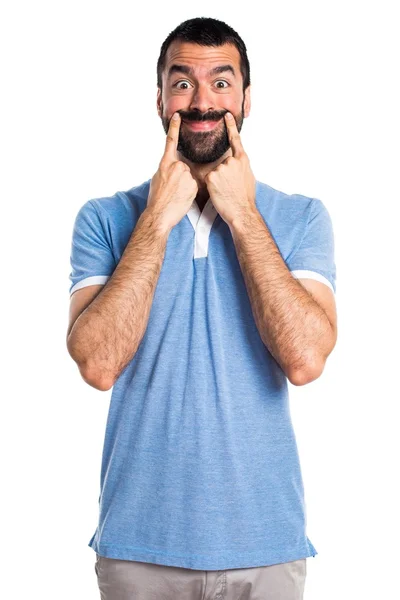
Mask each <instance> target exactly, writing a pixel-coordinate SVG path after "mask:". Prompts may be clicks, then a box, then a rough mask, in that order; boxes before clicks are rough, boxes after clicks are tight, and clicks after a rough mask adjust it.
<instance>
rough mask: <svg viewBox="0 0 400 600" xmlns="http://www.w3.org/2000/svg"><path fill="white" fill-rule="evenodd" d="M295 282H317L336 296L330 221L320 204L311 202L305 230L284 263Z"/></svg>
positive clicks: (326, 211)
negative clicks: (303, 280)
mask: <svg viewBox="0 0 400 600" xmlns="http://www.w3.org/2000/svg"><path fill="white" fill-rule="evenodd" d="M286 264H287V267H288V268H289V270H290V272H291V274H292V275H293V277H295V278H296V279H300V278H308V279H315V280H316V281H321V282H322V283H324V284H325V285H327V286H328V287H330V288H331V290H332V291H333V293H334V294H335V293H336V264H335V242H334V233H333V227H332V220H331V217H330V215H329V212H328V210H327V208H326V207H325V205H324V204H323V202H322V201H321V200H319V199H318V198H313V203H312V207H311V211H310V218H309V220H308V223H307V226H306V230H305V233H304V236H303V239H302V240H301V242H300V245H299V246H298V248H297V249H296V250H295V252H294V253H293V255H292V256H290V257H289V258H288V260H287V263H286Z"/></svg>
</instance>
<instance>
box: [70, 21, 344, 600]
mask: <svg viewBox="0 0 400 600" xmlns="http://www.w3.org/2000/svg"><path fill="white" fill-rule="evenodd" d="M157 70H158V94H157V110H158V114H159V117H160V118H161V121H162V124H163V127H164V130H165V132H166V133H167V137H166V146H165V151H164V154H163V156H162V158H161V161H160V164H159V168H158V170H157V172H156V173H155V175H154V177H153V178H152V179H151V180H149V181H146V182H145V183H143V184H141V185H138V186H136V187H134V188H132V189H131V190H129V191H126V192H117V193H116V194H115V195H114V196H112V197H106V198H97V199H94V200H89V201H88V202H87V203H86V204H85V205H84V206H83V207H82V208H81V209H80V211H79V213H78V215H77V217H76V221H75V225H74V231H73V240H72V251H71V266H72V272H71V276H70V277H71V287H70V292H71V309H70V325H69V330H68V342H67V343H68V350H69V352H70V354H71V356H72V358H73V359H74V360H75V361H76V363H77V365H78V367H79V370H80V373H81V375H82V377H83V378H84V380H85V381H86V382H87V383H88V384H89V385H91V386H94V387H95V388H97V389H99V390H109V389H110V388H111V387H112V386H114V387H113V392H112V396H111V403H110V408H109V415H108V421H107V427H106V434H105V442H104V451H103V457H102V468H101V493H100V498H99V524H98V527H97V529H96V531H95V533H94V535H93V537H92V538H91V540H90V542H89V546H90V547H92V548H93V549H94V550H95V552H96V558H97V562H96V573H97V576H98V583H99V587H100V591H101V594H102V595H101V597H102V598H103V600H104V599H106V600H111V599H114V598H115V599H116V598H118V599H128V598H136V597H137V598H141V599H142V598H143V599H145V598H149V599H150V598H152V599H153V598H160V599H161V598H162V599H163V600H165V599H167V600H172V599H174V600H177V599H181V598H182V599H185V600H186V599H193V600H194V599H198V600H200V599H203V598H207V599H208V598H209V599H216V598H226V599H232V600H233V599H234V598H239V597H242V598H243V597H246V598H263V599H265V600H276V599H277V598H280V599H284V600H295V599H296V600H297V599H299V598H302V597H303V589H304V583H305V576H306V559H307V557H310V556H315V555H316V554H317V551H316V549H315V548H314V546H313V545H312V543H311V542H310V540H309V539H308V537H307V535H306V531H305V524H306V518H305V504H304V497H303V484H302V477H301V471H300V465H299V460H298V453H297V447H296V441H295V436H294V432H293V429H292V424H291V418H290V409H289V400H288V386H287V379H289V381H290V382H291V383H292V384H294V385H304V384H307V383H308V382H310V381H313V380H315V379H316V378H317V377H319V376H320V375H321V373H322V371H323V368H324V365H325V362H326V359H327V357H328V355H329V354H330V353H331V351H332V349H333V348H334V346H335V343H336V337H337V326H336V309H335V300H334V292H335V291H336V269H335V262H334V244H333V231H332V225H331V220H330V217H329V214H328V212H327V209H326V208H325V207H324V205H323V203H322V202H321V201H320V200H318V199H315V198H307V197H305V196H302V195H300V194H295V195H287V194H284V193H283V192H279V191H277V190H275V189H273V188H271V187H270V186H268V185H267V184H264V183H262V182H260V181H257V180H256V179H255V177H254V175H253V173H252V171H251V167H250V162H249V158H248V156H247V154H246V152H245V149H244V148H243V145H242V142H241V139H240V130H241V127H242V123H243V119H244V118H246V117H248V116H249V114H250V67H249V63H248V59H247V54H246V47H245V45H244V43H243V41H242V40H241V38H240V37H239V36H238V34H237V33H236V32H235V31H234V30H233V29H231V28H230V27H229V26H228V25H226V24H225V23H223V22H221V21H217V20H215V19H208V18H207V19H206V18H201V19H200V18H199V19H191V20H189V21H186V22H184V23H182V24H181V25H179V26H178V27H177V28H176V29H175V30H174V31H173V32H172V33H171V34H170V35H169V36H168V38H167V39H166V40H165V42H164V44H163V46H162V48H161V53H160V58H159V61H158V69H157ZM229 114H231V115H233V118H231V119H229ZM173 115H177V119H176V120H175V119H174V118H172V117H173ZM244 594H246V595H245V596H244Z"/></svg>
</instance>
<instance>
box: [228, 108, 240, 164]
mask: <svg viewBox="0 0 400 600" xmlns="http://www.w3.org/2000/svg"><path fill="white" fill-rule="evenodd" d="M228 115H230V117H228ZM225 123H226V127H227V129H228V138H229V143H230V145H231V148H232V155H233V156H235V157H236V158H239V157H240V156H241V155H242V154H244V148H243V146H242V140H241V139H240V135H239V132H238V130H237V127H236V121H235V119H234V118H233V115H232V114H231V113H229V112H227V113H225Z"/></svg>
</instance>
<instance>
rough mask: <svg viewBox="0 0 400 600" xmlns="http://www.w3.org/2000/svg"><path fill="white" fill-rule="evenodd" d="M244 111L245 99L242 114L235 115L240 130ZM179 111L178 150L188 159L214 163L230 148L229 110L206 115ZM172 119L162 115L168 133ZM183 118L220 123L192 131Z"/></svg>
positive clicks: (209, 112) (200, 162)
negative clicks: (202, 129) (227, 117)
mask: <svg viewBox="0 0 400 600" xmlns="http://www.w3.org/2000/svg"><path fill="white" fill-rule="evenodd" d="M163 110H164V109H163ZM243 111H244V99H243V102H242V108H241V113H240V115H239V116H238V117H236V116H235V115H233V117H234V119H235V121H236V126H237V129H238V131H239V132H240V130H241V129H242V125H243V119H244V112H243ZM177 112H178V113H179V114H180V116H181V125H180V129H179V138H178V147H177V150H178V152H180V154H181V155H182V156H184V157H185V158H186V159H187V160H189V161H190V162H192V163H196V164H207V163H213V162H215V161H217V160H219V159H220V158H221V157H222V156H223V155H224V154H225V153H226V152H227V150H229V148H230V143H229V138H228V131H227V127H226V124H225V119H224V115H225V114H226V113H227V112H228V111H226V110H224V111H221V112H218V111H208V112H207V113H205V114H204V115H201V114H200V113H196V112H185V111H183V110H178V111H177ZM170 120H171V119H167V118H166V117H164V116H162V117H161V121H162V124H163V127H164V131H165V133H168V129H169V123H170ZM183 120H186V121H191V122H198V121H218V124H217V125H216V126H215V127H214V129H212V130H210V131H191V130H190V129H188V128H187V127H186V126H185V123H183Z"/></svg>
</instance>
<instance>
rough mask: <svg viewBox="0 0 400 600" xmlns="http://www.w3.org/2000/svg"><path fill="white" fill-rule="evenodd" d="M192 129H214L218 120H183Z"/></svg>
mask: <svg viewBox="0 0 400 600" xmlns="http://www.w3.org/2000/svg"><path fill="white" fill-rule="evenodd" d="M183 122H184V123H185V125H186V126H187V127H188V128H189V129H191V130H192V131H211V130H212V129H215V127H216V126H217V125H218V123H219V121H183Z"/></svg>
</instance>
